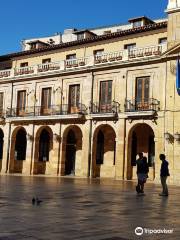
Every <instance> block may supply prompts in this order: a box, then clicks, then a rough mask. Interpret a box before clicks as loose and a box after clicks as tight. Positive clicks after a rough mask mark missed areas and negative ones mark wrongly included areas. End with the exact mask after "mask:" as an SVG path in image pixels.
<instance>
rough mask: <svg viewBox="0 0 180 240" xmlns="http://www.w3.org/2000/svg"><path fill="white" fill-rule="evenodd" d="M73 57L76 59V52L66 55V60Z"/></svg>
mask: <svg viewBox="0 0 180 240" xmlns="http://www.w3.org/2000/svg"><path fill="white" fill-rule="evenodd" d="M73 59H76V54H75V53H74V54H68V55H66V60H73Z"/></svg>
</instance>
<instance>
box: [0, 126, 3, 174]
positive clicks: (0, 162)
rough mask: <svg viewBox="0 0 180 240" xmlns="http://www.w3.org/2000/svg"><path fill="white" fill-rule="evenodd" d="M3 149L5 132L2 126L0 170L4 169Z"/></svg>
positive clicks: (0, 131) (0, 133)
mask: <svg viewBox="0 0 180 240" xmlns="http://www.w3.org/2000/svg"><path fill="white" fill-rule="evenodd" d="M3 149H4V132H3V130H2V129H1V128H0V171H1V169H2V159H3Z"/></svg>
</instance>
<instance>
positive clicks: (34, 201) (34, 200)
mask: <svg viewBox="0 0 180 240" xmlns="http://www.w3.org/2000/svg"><path fill="white" fill-rule="evenodd" d="M35 203H36V199H35V197H33V198H32V204H33V205H34V204H35Z"/></svg>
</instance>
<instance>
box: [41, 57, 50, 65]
mask: <svg viewBox="0 0 180 240" xmlns="http://www.w3.org/2000/svg"><path fill="white" fill-rule="evenodd" d="M50 62H51V58H45V59H42V64H45V63H50Z"/></svg>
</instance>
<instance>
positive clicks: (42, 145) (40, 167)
mask: <svg viewBox="0 0 180 240" xmlns="http://www.w3.org/2000/svg"><path fill="white" fill-rule="evenodd" d="M52 136H53V134H52V130H51V129H50V128H49V127H46V128H40V129H39V131H38V132H37V134H36V140H35V158H34V169H33V173H34V174H45V173H46V167H47V162H49V161H50V152H51V150H52V148H53V138H52Z"/></svg>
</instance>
